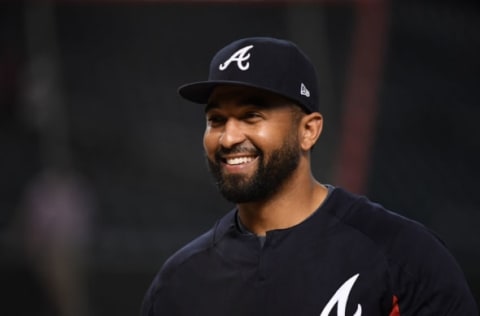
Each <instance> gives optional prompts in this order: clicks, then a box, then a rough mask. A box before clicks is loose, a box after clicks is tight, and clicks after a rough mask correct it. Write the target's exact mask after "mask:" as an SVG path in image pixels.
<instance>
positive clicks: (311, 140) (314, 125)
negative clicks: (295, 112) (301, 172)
mask: <svg viewBox="0 0 480 316" xmlns="http://www.w3.org/2000/svg"><path fill="white" fill-rule="evenodd" d="M299 128H300V134H299V135H300V147H301V148H302V149H303V150H305V151H309V150H310V149H312V147H313V145H315V143H316V142H317V140H318V138H320V135H321V134H322V128H323V117H322V115H321V114H320V113H318V112H313V113H310V114H307V115H305V116H304V117H303V118H302V120H301V122H300V126H299Z"/></svg>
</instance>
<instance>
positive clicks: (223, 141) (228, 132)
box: [219, 119, 245, 148]
mask: <svg viewBox="0 0 480 316" xmlns="http://www.w3.org/2000/svg"><path fill="white" fill-rule="evenodd" d="M244 140H245V134H244V133H243V131H242V128H241V124H240V122H238V121H237V120H235V119H229V120H228V121H227V122H226V123H225V125H224V128H223V131H222V133H221V135H220V139H219V142H220V145H221V146H222V147H224V148H232V147H233V146H235V145H238V144H240V143H242V142H243V141H244Z"/></svg>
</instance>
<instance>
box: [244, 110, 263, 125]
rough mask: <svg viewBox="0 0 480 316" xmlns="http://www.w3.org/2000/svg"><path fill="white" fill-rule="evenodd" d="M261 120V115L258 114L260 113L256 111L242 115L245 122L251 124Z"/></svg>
mask: <svg viewBox="0 0 480 316" xmlns="http://www.w3.org/2000/svg"><path fill="white" fill-rule="evenodd" d="M262 118H263V115H262V114H261V113H260V112H257V111H249V112H246V113H245V114H244V115H243V119H244V120H245V121H247V122H251V123H254V122H256V121H259V120H261V119H262Z"/></svg>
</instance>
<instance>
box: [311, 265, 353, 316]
mask: <svg viewBox="0 0 480 316" xmlns="http://www.w3.org/2000/svg"><path fill="white" fill-rule="evenodd" d="M359 275H360V274H359V273H357V274H355V275H354V276H352V277H351V278H350V279H348V280H347V281H346V282H345V283H343V284H342V286H341V287H340V288H339V289H338V290H337V292H335V294H334V295H333V296H332V298H331V299H330V301H328V303H327V305H325V308H324V309H323V311H322V313H321V314H320V316H329V315H330V312H331V311H332V310H333V308H334V307H335V305H337V316H345V311H346V308H347V301H348V296H349V295H350V291H351V290H352V287H353V284H355V281H357V278H358V276H359ZM361 315H362V306H361V305H360V304H358V306H357V310H356V311H355V314H353V316H361Z"/></svg>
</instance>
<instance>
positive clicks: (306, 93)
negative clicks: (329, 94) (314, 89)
mask: <svg viewBox="0 0 480 316" xmlns="http://www.w3.org/2000/svg"><path fill="white" fill-rule="evenodd" d="M300 94H301V95H304V96H306V97H307V98H309V97H310V91H308V89H307V87H305V85H304V84H303V82H302V84H301V85H300Z"/></svg>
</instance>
